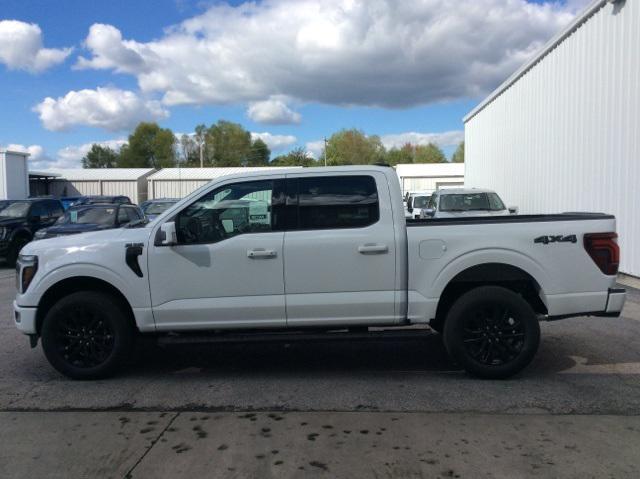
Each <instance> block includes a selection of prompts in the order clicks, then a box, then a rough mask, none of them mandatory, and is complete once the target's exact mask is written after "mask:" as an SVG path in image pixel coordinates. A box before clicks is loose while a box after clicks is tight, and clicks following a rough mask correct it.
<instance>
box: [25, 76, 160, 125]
mask: <svg viewBox="0 0 640 479" xmlns="http://www.w3.org/2000/svg"><path fill="white" fill-rule="evenodd" d="M34 111H36V112H37V113H39V115H40V121H42V125H43V126H44V127H45V128H46V129H47V130H52V131H63V130H68V129H70V128H72V127H74V126H93V127H99V128H105V129H107V130H111V131H115V130H124V129H129V128H132V127H133V126H135V125H136V124H137V123H139V122H140V121H149V120H159V119H162V118H166V117H167V116H169V113H168V112H167V110H165V109H164V108H162V106H161V105H160V103H159V102H158V101H154V100H145V99H143V98H141V97H139V96H138V95H137V94H136V93H134V92H132V91H128V90H119V89H117V88H111V87H105V88H100V87H98V88H97V89H96V90H79V91H70V92H69V93H67V94H66V95H65V96H64V97H58V98H57V99H54V98H51V97H47V98H45V99H44V100H43V101H42V102H41V103H39V104H38V105H36V106H35V107H34Z"/></svg>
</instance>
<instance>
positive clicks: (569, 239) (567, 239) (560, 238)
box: [533, 235, 578, 244]
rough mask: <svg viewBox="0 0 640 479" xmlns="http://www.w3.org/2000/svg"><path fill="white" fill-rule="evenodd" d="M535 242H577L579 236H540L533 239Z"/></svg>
mask: <svg viewBox="0 0 640 479" xmlns="http://www.w3.org/2000/svg"><path fill="white" fill-rule="evenodd" d="M533 242H534V243H542V244H549V243H577V242H578V238H576V235H567V236H565V235H549V236H538V237H537V238H536V239H534V240H533Z"/></svg>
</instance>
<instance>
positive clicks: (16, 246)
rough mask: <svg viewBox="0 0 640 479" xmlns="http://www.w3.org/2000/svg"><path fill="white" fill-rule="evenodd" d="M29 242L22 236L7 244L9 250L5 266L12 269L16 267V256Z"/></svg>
mask: <svg viewBox="0 0 640 479" xmlns="http://www.w3.org/2000/svg"><path fill="white" fill-rule="evenodd" d="M28 242H29V238H26V237H24V236H18V237H17V238H14V239H13V241H12V242H11V243H10V244H9V249H8V250H7V266H9V267H10V268H14V267H15V265H16V261H18V255H19V254H20V250H21V249H22V248H23V247H24V245H26V244H27V243H28Z"/></svg>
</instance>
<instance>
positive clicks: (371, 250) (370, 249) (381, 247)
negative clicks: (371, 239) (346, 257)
mask: <svg viewBox="0 0 640 479" xmlns="http://www.w3.org/2000/svg"><path fill="white" fill-rule="evenodd" d="M388 252H389V247H388V246H387V245H386V244H376V243H367V244H361V245H360V246H358V253H360V254H385V253H388Z"/></svg>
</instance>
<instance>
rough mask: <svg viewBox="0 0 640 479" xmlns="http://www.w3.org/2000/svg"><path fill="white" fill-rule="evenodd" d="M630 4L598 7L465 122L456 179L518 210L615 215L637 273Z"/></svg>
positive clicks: (635, 7) (635, 6)
mask: <svg viewBox="0 0 640 479" xmlns="http://www.w3.org/2000/svg"><path fill="white" fill-rule="evenodd" d="M639 3H640V2H638V1H637V0H633V1H632V0H627V1H626V2H623V3H618V4H614V5H612V4H608V3H607V4H605V6H603V7H602V8H601V9H600V10H599V11H598V12H597V13H595V14H594V15H593V16H592V17H591V18H589V19H588V20H587V21H586V22H585V23H584V24H582V25H581V26H580V27H579V28H578V29H577V30H576V31H575V32H573V33H572V34H571V35H570V36H569V37H568V38H566V39H565V40H564V41H563V42H562V43H560V44H559V45H558V46H557V47H555V48H554V49H553V50H552V51H550V52H549V53H548V55H546V56H545V57H544V58H542V60H541V61H540V62H539V63H538V64H537V65H535V66H534V67H533V68H532V69H531V70H529V71H528V72H527V73H526V74H524V76H523V77H522V78H520V79H519V80H518V81H517V82H516V83H515V84H513V85H512V86H511V87H509V88H508V89H507V90H506V91H504V92H503V93H502V94H501V95H499V96H498V97H497V98H495V99H494V100H493V101H492V102H491V103H489V104H488V105H487V106H486V107H484V109H482V110H480V112H479V113H477V114H476V115H475V116H473V117H471V118H470V119H468V121H467V122H466V124H465V158H466V171H465V184H466V185H467V186H476V187H488V188H493V189H495V190H496V191H498V193H499V194H500V195H501V196H502V197H503V199H504V200H505V202H506V203H508V204H509V205H517V206H519V207H520V212H521V213H546V212H563V211H601V212H607V213H613V214H615V215H616V217H617V218H618V232H619V235H620V240H619V242H620V245H621V248H622V264H621V268H620V269H621V271H623V272H626V273H629V274H633V275H635V276H640V213H638V211H637V208H638V207H639V206H640V185H639V182H640V5H639Z"/></svg>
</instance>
